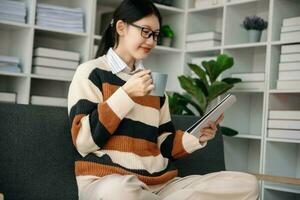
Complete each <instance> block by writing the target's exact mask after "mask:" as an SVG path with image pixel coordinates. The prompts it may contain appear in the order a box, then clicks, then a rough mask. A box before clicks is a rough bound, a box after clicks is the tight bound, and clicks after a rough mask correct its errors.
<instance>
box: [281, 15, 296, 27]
mask: <svg viewBox="0 0 300 200" xmlns="http://www.w3.org/2000/svg"><path fill="white" fill-rule="evenodd" d="M295 25H300V17H291V18H285V19H283V22H282V26H295Z"/></svg>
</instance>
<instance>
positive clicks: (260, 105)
mask: <svg viewBox="0 0 300 200" xmlns="http://www.w3.org/2000/svg"><path fill="white" fill-rule="evenodd" d="M20 1H22V2H25V3H26V7H27V17H26V23H25V24H22V23H16V22H10V21H1V20H0V43H1V45H0V54H1V55H8V56H16V57H18V58H19V59H20V62H21V69H22V71H21V73H12V72H3V71H0V92H4V93H13V94H16V103H20V104H30V103H31V97H32V96H48V97H51V98H57V99H59V101H60V102H61V101H62V100H63V99H66V98H67V93H68V87H69V84H70V82H71V78H70V77H63V76H45V75H37V74H34V73H33V72H32V68H33V67H32V63H33V59H32V58H33V50H34V48H35V47H39V46H43V47H46V48H56V49H60V50H66V51H76V52H78V53H79V54H80V62H81V63H82V62H85V61H87V60H90V59H92V58H93V57H94V55H95V52H94V45H96V44H99V42H100V41H101V38H102V37H101V31H100V30H101V27H100V24H101V23H100V22H101V17H102V15H103V14H104V13H108V12H111V11H112V10H113V9H114V8H115V7H116V6H117V5H118V4H119V3H120V2H121V0H20ZM38 3H49V4H53V5H57V6H66V7H69V8H78V7H79V8H81V9H82V10H83V12H84V13H85V14H84V24H85V31H84V32H73V31H65V30H58V29H53V28H47V27H41V26H37V25H35V20H36V19H35V18H36V6H37V4H38ZM156 5H157V7H158V8H159V10H160V11H161V13H162V16H163V22H164V23H167V24H169V25H171V27H172V28H173V29H174V32H175V39H174V41H173V45H172V47H164V46H157V47H156V49H155V50H154V51H153V53H152V55H151V56H150V57H149V58H147V59H146V60H145V66H146V67H147V68H150V69H151V70H153V71H159V72H163V73H168V74H169V80H168V84H167V90H168V91H179V92H181V91H182V89H181V88H180V85H179V82H178V80H177V76H178V75H181V74H187V75H188V74H191V72H190V70H189V68H188V67H187V62H191V60H192V59H193V58H198V57H208V56H217V55H218V54H220V53H226V54H229V55H231V56H233V57H234V58H235V64H234V67H233V68H232V69H231V70H229V71H228V72H226V73H225V74H224V77H227V76H231V75H232V74H235V73H264V77H265V78H264V81H262V84H260V87H250V88H249V87H248V88H247V87H243V88H238V87H237V88H234V89H233V90H232V93H234V94H235V95H236V96H237V99H238V101H237V104H236V105H235V106H234V107H232V108H231V109H230V110H228V112H226V117H225V120H224V122H223V125H224V126H228V127H231V128H234V129H236V130H238V131H239V133H240V134H239V135H237V136H235V137H225V138H224V143H225V162H226V168H227V170H238V171H247V172H253V173H265V174H269V175H276V176H287V177H291V178H300V162H299V160H300V141H299V140H292V139H280V138H271V137H269V136H268V118H269V116H268V115H269V111H270V110H280V109H283V110H300V106H299V105H300V104H299V102H300V87H299V88H294V89H290V90H287V89H277V79H278V76H279V73H280V71H279V62H280V56H281V49H282V46H283V45H290V44H292V43H300V40H299V41H282V40H281V38H280V32H281V27H282V21H283V19H285V18H289V17H296V16H300V2H299V1H298V0H224V3H223V4H218V5H212V6H210V7H207V8H195V7H194V5H195V0H174V5H173V6H164V5H159V4H156ZM251 15H258V16H260V17H262V18H264V19H265V20H267V21H268V22H269V26H268V29H267V30H265V31H263V34H262V38H261V41H260V42H256V43H248V38H247V32H246V31H245V30H244V29H243V28H241V24H242V21H243V19H244V18H245V17H246V16H251ZM210 31H217V32H221V33H222V37H221V40H220V45H218V46H210V47H203V46H199V48H194V49H186V36H187V35H189V34H194V33H204V32H210ZM1 94H3V93H0V95H1ZM63 106H64V105H63ZM299 197H300V187H299V186H293V185H286V184H276V183H270V182H266V181H262V182H261V199H264V200H271V199H272V200H273V199H275V200H277V199H278V200H279V199H287V200H290V199H298V198H299Z"/></svg>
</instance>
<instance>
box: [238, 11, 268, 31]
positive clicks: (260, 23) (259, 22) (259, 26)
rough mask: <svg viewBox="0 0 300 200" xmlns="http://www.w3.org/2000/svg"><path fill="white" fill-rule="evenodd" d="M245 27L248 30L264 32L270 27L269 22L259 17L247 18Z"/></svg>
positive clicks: (244, 23)
mask: <svg viewBox="0 0 300 200" xmlns="http://www.w3.org/2000/svg"><path fill="white" fill-rule="evenodd" d="M243 26H244V28H245V29H246V30H259V31H262V30H264V29H266V28H267V27H268V22H267V21H265V20H264V19H262V18H260V17H258V16H255V15H254V16H250V17H245V19H244V22H243Z"/></svg>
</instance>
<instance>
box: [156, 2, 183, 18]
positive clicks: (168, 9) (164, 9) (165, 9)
mask: <svg viewBox="0 0 300 200" xmlns="http://www.w3.org/2000/svg"><path fill="white" fill-rule="evenodd" d="M155 5H156V7H157V8H158V9H159V11H160V12H161V14H162V15H173V14H181V13H184V10H183V9H180V8H176V7H172V6H166V5H162V4H158V3H155Z"/></svg>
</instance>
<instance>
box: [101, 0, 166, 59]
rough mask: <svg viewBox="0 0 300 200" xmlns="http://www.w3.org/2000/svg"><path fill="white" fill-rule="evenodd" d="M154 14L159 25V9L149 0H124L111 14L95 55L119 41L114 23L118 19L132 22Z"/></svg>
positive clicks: (102, 52) (160, 21)
mask: <svg viewBox="0 0 300 200" xmlns="http://www.w3.org/2000/svg"><path fill="white" fill-rule="evenodd" d="M149 15H155V16H156V17H157V18H158V21H159V26H161V23H162V18H161V15H160V13H159V10H158V9H157V8H156V6H155V5H154V4H153V2H152V1H151V0H124V1H122V3H121V4H120V5H119V6H118V7H117V9H116V10H115V11H114V14H113V23H112V24H109V25H108V27H107V28H106V29H105V31H104V33H103V34H102V39H101V43H100V46H99V49H98V51H97V54H96V57H99V56H102V55H104V54H106V53H107V51H108V49H109V48H110V47H113V46H114V45H115V44H117V45H118V43H119V36H118V34H117V32H116V23H117V22H118V21H119V20H122V21H124V22H125V23H133V22H135V21H138V20H140V19H142V18H144V17H146V16H149Z"/></svg>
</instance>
